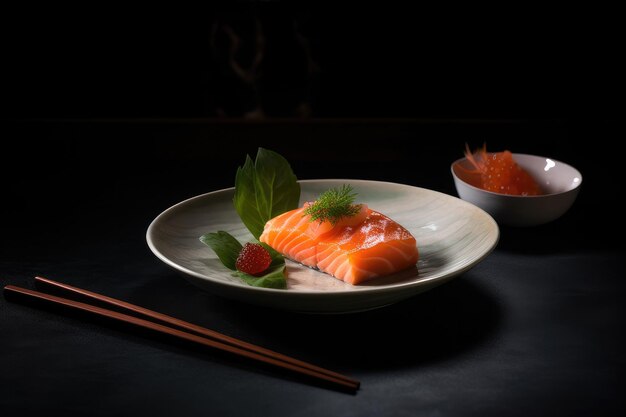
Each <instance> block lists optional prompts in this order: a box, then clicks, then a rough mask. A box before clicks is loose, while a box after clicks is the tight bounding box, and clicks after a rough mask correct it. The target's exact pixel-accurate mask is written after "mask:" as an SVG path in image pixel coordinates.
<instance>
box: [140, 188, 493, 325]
mask: <svg viewBox="0 0 626 417" xmlns="http://www.w3.org/2000/svg"><path fill="white" fill-rule="evenodd" d="M300 184H301V186H302V196H301V203H302V202H304V201H312V200H314V199H315V198H316V197H317V196H318V195H319V194H320V193H322V192H323V191H325V190H327V189H328V188H330V187H338V186H341V185H342V184H350V185H352V186H353V187H354V190H355V191H356V192H357V193H358V197H357V201H358V202H362V203H366V204H368V206H369V207H370V208H372V209H374V210H376V211H379V212H381V213H384V214H386V215H387V216H389V217H391V218H392V219H393V220H395V221H396V222H398V223H400V224H401V225H403V226H404V227H405V228H407V229H408V230H409V231H410V232H411V233H412V234H413V236H415V239H416V240H417V246H418V250H419V253H420V259H419V261H418V263H417V267H416V268H411V269H408V270H405V271H402V272H399V273H397V274H393V275H390V276H386V277H382V278H378V279H375V280H373V281H370V282H369V283H366V284H364V285H358V286H352V285H350V284H346V283H344V282H343V281H340V280H337V279H335V278H333V277H331V276H330V275H327V274H324V273H322V272H319V271H316V270H313V269H311V268H307V267H305V266H302V265H300V264H298V263H295V262H291V261H289V260H287V268H286V270H287V277H288V279H287V282H288V288H287V289H286V290H275V289H268V288H257V287H251V286H248V285H246V284H245V283H243V282H242V281H240V280H239V279H238V278H236V277H233V276H231V271H230V270H228V269H226V268H225V267H224V266H223V265H222V264H221V263H220V261H219V260H218V259H217V256H216V255H215V254H214V252H213V251H212V250H211V249H210V248H209V247H207V246H205V245H204V244H202V243H201V242H200V241H199V240H198V238H199V237H200V236H201V235H203V234H204V233H208V232H216V231H218V230H224V231H227V232H229V233H231V234H232V235H233V236H235V237H236V238H237V239H238V240H239V241H241V242H245V241H249V240H251V239H252V236H251V235H250V233H249V232H248V230H247V229H246V228H245V226H244V225H243V223H241V221H240V220H239V216H238V215H237V213H236V211H235V209H234V208H233V203H232V199H233V194H234V189H233V188H229V189H226V190H220V191H215V192H211V193H208V194H203V195H200V196H197V197H193V198H190V199H189V200H185V201H183V202H181V203H179V204H176V205H175V206H173V207H171V208H169V209H167V210H165V211H164V212H163V213H161V214H160V215H159V216H158V217H157V218H156V219H155V220H154V221H153V222H152V224H151V225H150V227H149V228H148V232H147V241H148V245H149V246H150V249H151V250H152V251H153V252H154V254H155V255H156V256H157V257H158V258H159V259H161V260H162V261H163V262H165V263H166V264H167V265H169V266H171V267H173V268H174V269H176V270H178V271H180V272H182V273H183V274H184V276H185V277H186V278H187V279H188V280H189V281H191V282H192V283H194V284H196V285H197V286H199V287H201V288H203V289H205V290H208V291H211V292H213V293H215V294H218V295H221V296H224V297H229V298H233V299H237V300H240V301H243V302H248V303H253V304H257V305H262V306H268V307H274V308H279V309H287V310H294V311H301V312H311V313H345V312H353V311H361V310H367V309H371V308H377V307H382V306H384V305H388V304H391V303H395V302H397V301H400V300H403V299H406V298H408V297H411V296H413V295H415V294H418V293H420V292H423V291H426V290H428V289H430V288H433V287H435V286H437V285H440V284H443V283H444V282H447V281H448V280H450V279H451V278H453V277H455V276H457V275H459V274H461V273H462V272H464V271H467V270H468V269H470V268H471V267H473V266H474V265H476V264H477V263H478V262H480V261H481V260H482V259H483V258H485V256H487V255H488V254H489V253H490V252H491V250H492V249H493V248H494V247H495V245H496V243H497V241H498V236H499V231H498V226H497V225H496V222H495V221H494V220H493V219H492V218H491V217H490V216H489V215H488V214H487V213H485V212H484V211H482V210H481V209H479V208H478V207H476V206H474V205H472V204H469V203H467V202H465V201H462V200H460V199H458V198H456V197H452V196H449V195H447V194H442V193H439V192H436V191H431V190H427V189H424V188H418V187H412V186H409V185H403V184H394V183H387V182H377V181H363V180H347V179H346V180H305V181H300Z"/></svg>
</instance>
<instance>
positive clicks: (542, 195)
mask: <svg viewBox="0 0 626 417" xmlns="http://www.w3.org/2000/svg"><path fill="white" fill-rule="evenodd" d="M515 156H530V157H533V158H539V159H544V160H546V159H550V160H551V161H553V162H555V163H557V164H561V165H565V166H566V167H567V168H569V169H571V170H573V171H574V174H575V177H577V178H579V179H580V180H579V181H578V182H577V183H576V185H575V186H574V187H573V188H570V189H569V190H565V191H558V192H554V193H548V194H540V195H512V194H502V193H496V192H494V191H488V190H485V189H482V188H479V187H476V186H474V185H472V184H470V183H468V182H467V181H465V180H464V179H463V178H461V177H460V176H458V175H457V174H456V172H454V167H455V166H456V165H457V164H459V163H461V162H462V161H465V160H467V158H466V157H462V158H459V159H457V160H455V161H454V162H452V164H451V165H450V172H452V176H453V177H454V178H455V179H458V180H459V181H461V182H462V183H463V184H464V185H466V186H467V187H469V188H471V189H473V190H477V191H480V192H483V193H486V194H491V195H494V196H499V197H503V198H512V199H528V198H530V199H541V198H546V197H551V196H558V195H563V194H567V193H571V192H573V191H576V190H577V189H578V188H580V186H581V185H582V183H583V176H582V174H581V173H580V171H579V170H578V169H576V168H575V167H574V166H572V165H570V164H568V163H565V162H562V161H560V160H558V159H554V158H548V157H545V156H541V155H532V154H527V153H513V157H515ZM576 174H577V175H576Z"/></svg>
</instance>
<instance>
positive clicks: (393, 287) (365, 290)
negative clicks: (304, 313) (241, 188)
mask: <svg viewBox="0 0 626 417" xmlns="http://www.w3.org/2000/svg"><path fill="white" fill-rule="evenodd" d="M319 182H349V183H375V184H386V185H392V186H402V187H409V188H413V189H418V190H421V191H427V192H429V193H436V194H440V195H442V196H445V197H446V198H452V199H455V200H458V202H460V203H461V204H463V205H467V206H469V207H470V208H471V209H472V210H477V211H478V212H481V213H482V215H484V216H486V218H487V219H488V221H490V222H491V223H492V226H493V229H494V231H495V236H494V240H493V242H492V243H491V246H490V247H489V248H488V249H487V250H485V251H484V252H483V253H482V254H481V255H480V256H478V257H477V258H476V259H474V260H473V261H472V262H470V263H468V264H467V265H465V266H463V267H461V268H459V269H458V270H455V271H452V272H450V273H448V274H444V275H439V276H437V275H435V276H432V277H426V278H423V279H419V277H418V279H417V280H412V281H410V282H403V283H396V284H388V285H385V286H381V287H375V286H371V287H369V286H368V287H365V286H364V287H359V286H355V289H350V290H339V291H323V290H286V289H275V288H264V287H254V286H251V285H242V284H239V283H234V282H230V281H223V280H218V279H215V278H212V277H209V276H206V275H203V274H201V273H199V272H195V271H192V270H191V269H188V268H185V267H183V266H181V265H179V264H177V263H176V262H173V261H172V260H170V259H169V258H167V257H166V256H165V255H163V254H162V253H161V252H160V251H159V250H158V249H157V248H156V246H155V244H154V242H153V239H152V235H153V233H154V230H155V229H156V227H157V225H158V223H159V222H160V221H162V219H163V218H164V217H166V216H168V215H170V214H171V213H172V212H174V211H176V210H178V209H180V207H181V206H183V205H187V204H189V203H191V202H193V201H195V200H201V199H204V198H207V197H209V196H211V195H214V194H218V193H225V192H232V191H234V189H235V187H228V188H222V189H219V190H214V191H209V192H207V193H203V194H199V195H196V196H193V197H190V198H187V199H185V200H183V201H180V202H178V203H176V204H174V205H172V206H170V207H168V208H167V209H165V210H163V211H162V212H161V213H160V214H158V215H157V216H156V217H155V218H154V219H153V220H152V222H151V223H150V225H149V226H148V229H147V231H146V241H147V244H148V247H149V248H150V250H151V251H152V253H153V254H154V255H155V256H156V257H157V258H159V259H160V260H161V261H162V262H164V263H165V264H166V265H168V266H170V267H171V268H174V269H175V270H177V271H179V272H182V273H184V274H187V275H191V276H193V277H195V278H199V279H202V280H206V281H209V282H210V283H212V284H216V285H221V286H227V287H231V288H234V289H237V290H241V291H245V292H250V293H259V292H262V293H266V294H276V295H279V296H285V295H288V296H290V297H309V296H319V295H324V296H326V297H344V296H349V295H357V294H369V293H377V294H381V293H392V292H396V291H399V290H406V289H411V288H414V287H421V286H423V285H425V283H427V282H431V281H439V280H441V281H445V280H448V279H451V278H453V277H456V276H458V275H460V274H462V273H464V272H466V271H468V270H469V269H471V268H473V267H474V266H475V265H477V264H478V263H480V262H481V261H482V260H483V259H485V258H486V257H487V256H489V254H491V252H493V250H494V249H495V248H496V246H497V245H498V242H499V240H500V228H499V227H498V224H497V222H496V221H495V220H494V219H493V217H491V215H489V213H487V212H486V211H484V210H483V209H481V208H480V207H477V206H475V205H473V204H471V203H469V202H467V201H465V200H462V199H460V198H458V197H455V196H453V195H450V194H446V193H443V192H440V191H436V190H431V189H428V188H423V187H418V186H414V185H410V184H404V183H399V182H390V181H376V180H364V179H349V178H324V179H304V180H298V183H319ZM233 211H235V210H234V208H233ZM418 249H419V247H418ZM320 273H323V272H320Z"/></svg>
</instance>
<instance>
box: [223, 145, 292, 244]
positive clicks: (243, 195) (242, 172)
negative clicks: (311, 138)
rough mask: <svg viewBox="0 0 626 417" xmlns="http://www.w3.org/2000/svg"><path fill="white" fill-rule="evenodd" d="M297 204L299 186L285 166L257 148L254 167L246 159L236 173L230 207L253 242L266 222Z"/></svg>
mask: <svg viewBox="0 0 626 417" xmlns="http://www.w3.org/2000/svg"><path fill="white" fill-rule="evenodd" d="M299 201H300V184H298V181H297V178H296V176H295V175H294V173H293V171H292V170H291V166H290V165H289V162H287V160H286V159H285V158H283V157H282V156H281V155H279V154H277V153H276V152H273V151H270V150H267V149H264V148H259V150H258V152H257V156H256V161H255V162H254V163H253V162H252V159H251V158H250V156H247V157H246V162H245V163H244V165H243V167H239V168H238V169H237V175H236V177H235V196H234V198H233V204H234V206H235V210H237V213H238V214H239V217H240V218H241V221H242V222H243V224H244V225H245V226H246V227H247V228H248V230H249V231H250V233H252V236H254V237H255V238H257V239H258V238H259V236H261V233H263V228H264V227H265V223H267V221H268V220H270V219H272V218H274V217H276V216H278V215H279V214H282V213H285V212H287V211H289V210H293V209H295V208H297V207H298V203H299Z"/></svg>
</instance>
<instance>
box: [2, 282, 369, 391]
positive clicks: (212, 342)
mask: <svg viewBox="0 0 626 417" xmlns="http://www.w3.org/2000/svg"><path fill="white" fill-rule="evenodd" d="M35 282H36V283H38V284H45V285H49V286H51V287H54V288H55V289H56V290H59V291H62V292H65V293H67V294H68V295H73V296H81V297H85V298H87V299H89V300H94V301H97V302H99V303H101V305H109V306H114V307H116V308H118V309H121V310H123V311H127V312H131V313H134V314H137V315H139V316H143V317H145V318H147V319H153V320H157V321H159V322H161V323H164V324H160V323H157V322H153V321H149V320H147V319H144V318H140V317H136V316H131V315H128V314H124V313H120V312H117V311H113V310H109V309H106V308H102V307H97V306H94V305H91V304H86V303H83V302H79V301H74V300H71V299H69V298H63V297H58V296H55V295H51V294H47V293H44V292H40V291H35V290H31V289H27V288H21V287H17V286H15V285H7V286H5V287H4V292H5V295H7V294H19V295H22V296H25V297H26V298H27V299H36V300H40V301H45V302H47V303H51V304H53V305H62V306H65V307H69V308H71V309H74V310H79V311H82V312H87V313H90V314H94V315H96V316H100V317H106V318H109V319H113V320H117V321H120V322H124V323H128V324H131V325H134V326H138V327H141V328H145V329H149V330H153V331H156V332H159V333H163V334H167V335H170V336H174V337H177V338H179V339H184V340H187V341H190V342H193V343H197V344H200V345H204V346H208V347H211V348H214V349H217V350H220V351H224V352H228V353H231V354H234V355H237V356H243V357H245V358H248V359H252V360H256V361H259V362H263V363H266V364H270V365H273V366H276V367H278V368H282V369H286V370H289V371H292V372H295V373H298V374H302V375H306V376H308V377H310V378H313V379H315V380H317V381H319V382H322V383H327V384H330V385H331V386H334V387H336V388H340V389H343V390H348V391H351V392H354V391H356V390H358V389H359V386H360V382H359V381H357V380H356V379H353V378H350V377H347V376H345V375H342V374H339V373H337V372H333V371H330V370H328V369H324V368H320V367H319V366H316V365H313V364H310V363H307V362H303V361H301V360H298V359H295V358H292V357H289V356H286V355H283V354H280V353H277V352H274V351H271V350H269V349H265V348H263V347H260V346H256V345H253V344H251V343H247V342H244V341H242V340H239V339H235V338H233V337H230V336H226V335H224V334H222V333H219V332H216V331H214V330H211V329H207V328H205V327H201V326H197V325H195V324H192V323H189V322H186V321H183V320H180V319H177V318H174V317H171V316H167V315H165V314H162V313H158V312H156V311H152V310H148V309H147V308H143V307H140V306H137V305H134V304H130V303H127V302H125V301H121V300H117V299H115V298H111V297H107V296H105V295H101V294H98V293H95V292H91V291H87V290H83V289H81V288H77V287H73V286H71V285H67V284H63V283H61V282H57V281H53V280H51V279H47V278H42V277H35Z"/></svg>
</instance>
